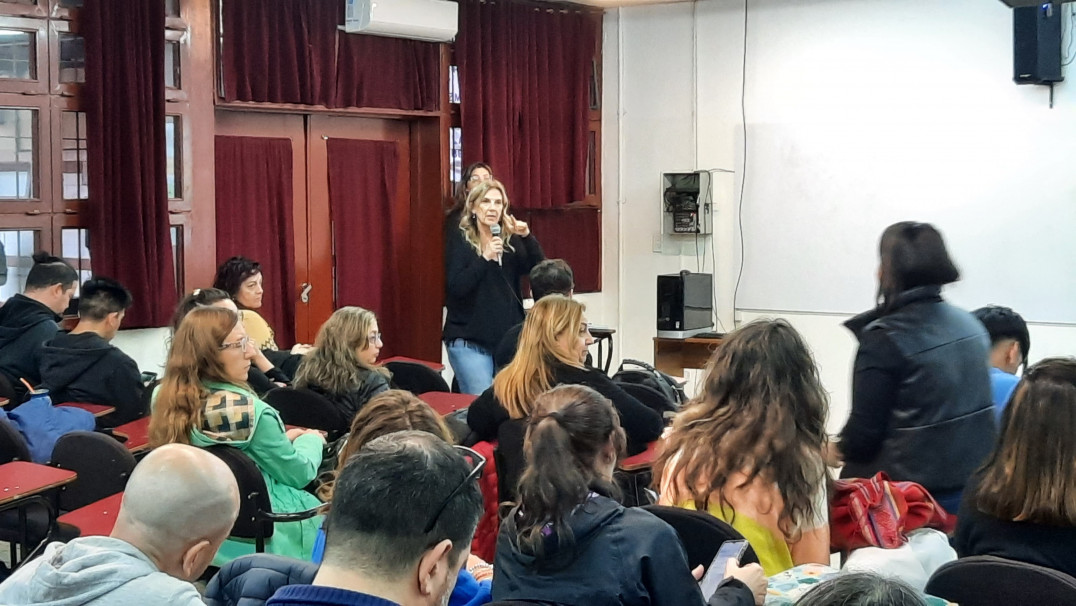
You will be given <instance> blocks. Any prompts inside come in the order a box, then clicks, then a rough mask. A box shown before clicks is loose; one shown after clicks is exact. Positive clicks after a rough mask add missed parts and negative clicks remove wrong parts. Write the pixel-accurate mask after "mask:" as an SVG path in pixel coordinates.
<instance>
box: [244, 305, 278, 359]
mask: <svg viewBox="0 0 1076 606" xmlns="http://www.w3.org/2000/svg"><path fill="white" fill-rule="evenodd" d="M239 319H240V320H241V321H242V322H243V328H244V329H246V331H247V336H248V337H250V340H251V341H253V342H254V346H255V347H257V348H258V349H269V350H272V351H276V350H277V346H276V338H275V335H274V334H273V328H272V327H271V326H269V323H268V322H266V321H265V318H263V317H261V315H260V314H259V313H258V312H256V311H254V310H253V309H244V310H242V311H240V312H239Z"/></svg>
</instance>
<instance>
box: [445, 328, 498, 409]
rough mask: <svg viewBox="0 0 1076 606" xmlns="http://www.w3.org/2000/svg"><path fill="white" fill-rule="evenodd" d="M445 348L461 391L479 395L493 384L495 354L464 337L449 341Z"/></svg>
mask: <svg viewBox="0 0 1076 606" xmlns="http://www.w3.org/2000/svg"><path fill="white" fill-rule="evenodd" d="M445 349H447V350H448V363H449V364H451V365H452V372H453V373H454V374H455V375H456V380H457V381H459V384H460V392H462V393H469V394H473V395H476V396H477V395H479V394H481V393H482V392H483V391H486V389H488V388H489V386H490V385H493V354H491V353H489V352H488V351H486V350H485V348H483V347H481V346H479V345H475V344H474V343H471V342H470V341H464V340H463V339H453V340H452V341H449V342H448V343H446V344H445Z"/></svg>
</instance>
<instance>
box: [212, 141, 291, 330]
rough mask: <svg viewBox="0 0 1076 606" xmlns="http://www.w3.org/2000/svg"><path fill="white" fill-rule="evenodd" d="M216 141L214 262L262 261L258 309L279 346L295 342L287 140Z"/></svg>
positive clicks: (289, 162) (289, 155)
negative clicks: (241, 258)
mask: <svg viewBox="0 0 1076 606" xmlns="http://www.w3.org/2000/svg"><path fill="white" fill-rule="evenodd" d="M215 145H216V175H217V178H216V199H217V200H216V205H217V209H216V210H217V264H218V265H219V264H220V263H222V262H224V260H225V259H228V258H229V257H233V256H235V255H242V256H244V257H247V258H250V259H253V260H255V261H257V262H259V263H261V266H262V276H263V279H264V288H265V293H266V296H265V297H264V303H263V306H262V308H261V309H260V310H259V313H260V314H261V315H262V316H263V317H264V318H265V319H266V321H267V322H269V325H270V326H272V327H273V331H274V332H275V333H276V342H277V344H278V345H279V346H280V347H282V348H288V347H291V346H292V345H293V344H294V343H295V298H296V293H295V240H294V238H293V237H292V234H294V233H295V228H294V218H293V214H292V204H293V200H292V198H293V194H294V189H293V184H292V175H293V174H294V173H293V170H294V168H293V166H292V154H291V145H292V143H291V139H271V138H267V137H224V136H218V137H216V139H215Z"/></svg>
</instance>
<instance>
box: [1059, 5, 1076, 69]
mask: <svg viewBox="0 0 1076 606" xmlns="http://www.w3.org/2000/svg"><path fill="white" fill-rule="evenodd" d="M1074 20H1076V3H1074V4H1070V5H1069V29H1068V32H1069V43H1068V44H1066V45H1065V53H1064V55H1062V61H1061V67H1065V66H1067V65H1068V64H1070V63H1072V60H1073V59H1076V54H1074V53H1073V52H1072V40H1073V38H1076V36H1074V35H1073V34H1076V31H1073V21H1074ZM1062 39H1064V36H1062Z"/></svg>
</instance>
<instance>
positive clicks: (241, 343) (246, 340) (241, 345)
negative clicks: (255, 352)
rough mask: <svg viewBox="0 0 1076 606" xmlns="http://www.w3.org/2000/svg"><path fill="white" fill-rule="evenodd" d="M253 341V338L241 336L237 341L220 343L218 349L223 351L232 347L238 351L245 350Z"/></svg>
mask: <svg viewBox="0 0 1076 606" xmlns="http://www.w3.org/2000/svg"><path fill="white" fill-rule="evenodd" d="M253 341H254V340H253V339H251V338H250V337H243V338H242V339H239V340H238V341H234V342H232V343H221V344H220V350H221V351H224V350H226V349H231V348H233V347H234V348H236V349H238V350H239V351H246V350H247V346H249V345H250V344H251V343H252V342H253Z"/></svg>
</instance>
